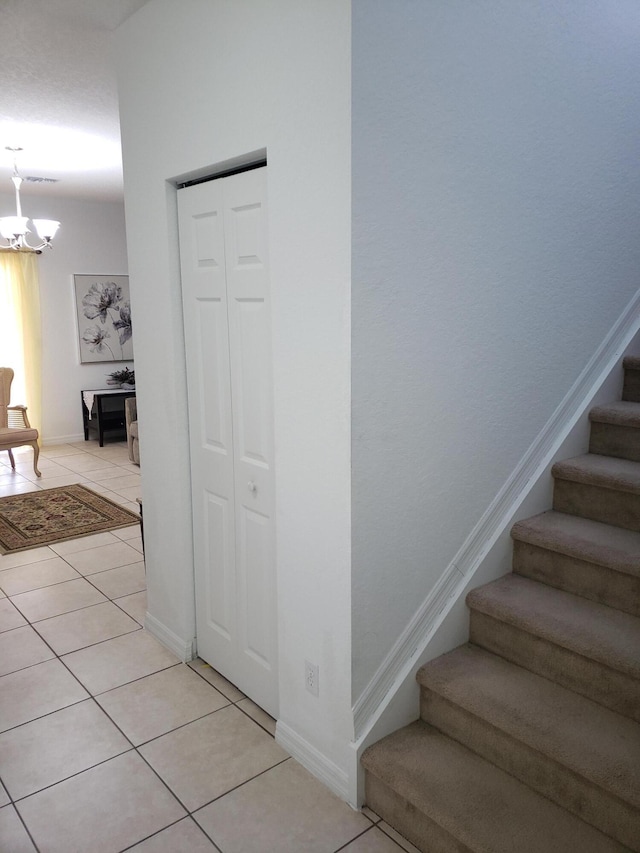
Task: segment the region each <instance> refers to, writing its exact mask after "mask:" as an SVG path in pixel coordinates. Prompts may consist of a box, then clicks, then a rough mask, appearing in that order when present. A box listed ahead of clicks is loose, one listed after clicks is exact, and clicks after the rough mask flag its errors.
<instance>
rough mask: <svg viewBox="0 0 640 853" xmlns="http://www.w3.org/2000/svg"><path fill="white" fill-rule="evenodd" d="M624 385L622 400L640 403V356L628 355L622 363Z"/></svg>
mask: <svg viewBox="0 0 640 853" xmlns="http://www.w3.org/2000/svg"><path fill="white" fill-rule="evenodd" d="M622 366H623V367H624V385H623V388H622V399H623V400H632V401H634V402H636V403H640V356H637V355H628V356H627V357H626V358H625V359H624V360H623V362H622Z"/></svg>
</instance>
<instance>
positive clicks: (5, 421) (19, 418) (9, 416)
mask: <svg viewBox="0 0 640 853" xmlns="http://www.w3.org/2000/svg"><path fill="white" fill-rule="evenodd" d="M12 382H13V370H12V369H11V368H10V367H0V450H6V451H8V453H9V459H10V460H11V467H12V468H13V470H14V471H15V468H16V463H15V460H14V458H13V453H12V452H11V451H12V448H14V447H23V446H24V445H27V444H29V445H31V447H33V470H34V471H35V472H36V474H37V475H38V477H41V476H42V475H41V473H40V471H38V456H39V455H40V448H39V447H38V430H37V429H33V428H32V427H31V425H30V423H29V418H28V417H27V407H26V406H10V405H9V401H10V400H11V383H12Z"/></svg>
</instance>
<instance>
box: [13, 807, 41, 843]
mask: <svg viewBox="0 0 640 853" xmlns="http://www.w3.org/2000/svg"><path fill="white" fill-rule="evenodd" d="M13 808H14V811H15V813H16V814H17V815H18V820H19V821H20V823H21V824H22V826H23V827H24V830H25V832H26V833H27V835H28V836H29V839H30V841H31V843H32V844H33V847H34V849H35V851H36V853H40V848H39V847H38V845H37V844H36V840H35V838H34V837H33V835H31V832H30V831H29V827H28V826H27V824H26V823H25V820H24V818H23V817H22V815H21V814H20V812H19V811H18V809H17V808H16V806H15V805H14V806H13Z"/></svg>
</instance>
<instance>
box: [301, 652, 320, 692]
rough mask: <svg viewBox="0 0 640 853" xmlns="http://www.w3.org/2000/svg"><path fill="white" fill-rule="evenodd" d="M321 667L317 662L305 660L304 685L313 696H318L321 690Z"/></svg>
mask: <svg viewBox="0 0 640 853" xmlns="http://www.w3.org/2000/svg"><path fill="white" fill-rule="evenodd" d="M318 682H319V669H318V664H317V663H309V661H308V660H306V661H305V662H304V686H305V687H306V688H307V690H308V691H309V693H311V694H312V696H317V695H318V691H319V687H320V685H319V683H318Z"/></svg>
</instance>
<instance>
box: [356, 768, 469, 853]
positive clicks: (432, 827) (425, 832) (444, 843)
mask: <svg viewBox="0 0 640 853" xmlns="http://www.w3.org/2000/svg"><path fill="white" fill-rule="evenodd" d="M365 802H366V804H367V806H368V807H369V808H370V809H373V811H374V812H376V814H379V815H384V819H385V821H386V822H387V823H388V824H389V825H390V826H392V827H393V828H394V829H395V830H397V831H398V832H399V833H400V835H403V836H404V837H405V838H406V839H408V840H409V841H411V843H412V844H414V845H415V846H416V847H417V848H418V850H421V851H423V853H475V851H474V850H473V849H472V848H471V847H467V845H466V844H462V842H460V841H458V840H456V839H455V838H454V837H453V836H452V835H450V834H449V833H448V832H446V831H445V830H444V829H442V827H440V826H438V824H437V823H435V821H433V820H431V818H430V817H429V816H428V815H426V814H424V812H422V811H419V810H418V809H417V808H416V807H415V806H414V805H413V804H412V803H409V802H407V800H405V799H404V797H402V796H401V795H400V794H398V793H397V792H396V791H394V790H393V788H391V787H389V785H387V784H385V783H384V782H383V781H382V780H381V779H378V778H377V777H376V776H374V775H373V774H372V773H369V772H367V774H366V781H365Z"/></svg>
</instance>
